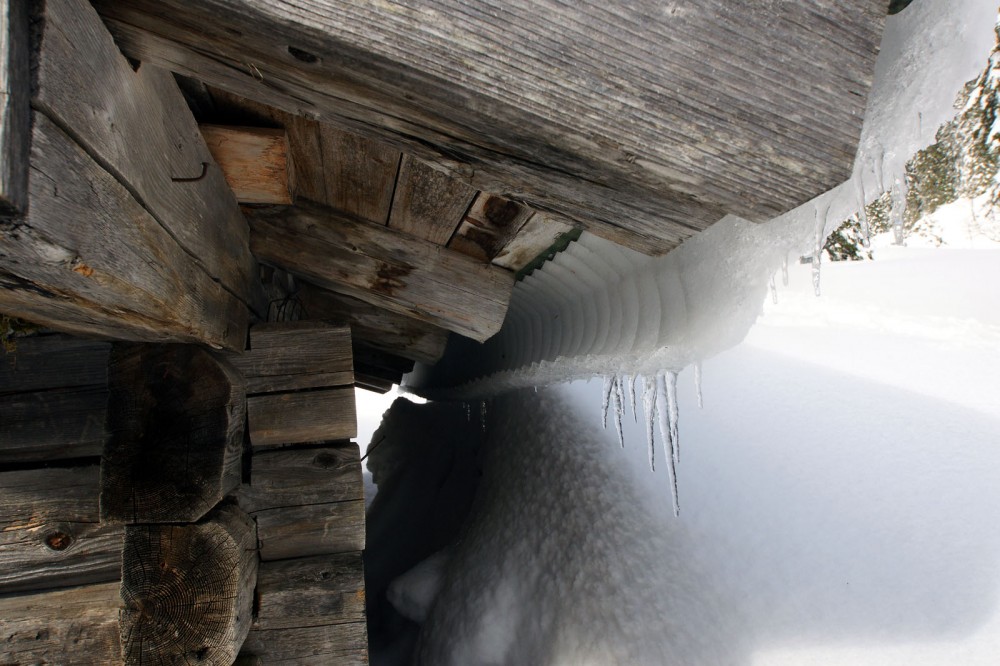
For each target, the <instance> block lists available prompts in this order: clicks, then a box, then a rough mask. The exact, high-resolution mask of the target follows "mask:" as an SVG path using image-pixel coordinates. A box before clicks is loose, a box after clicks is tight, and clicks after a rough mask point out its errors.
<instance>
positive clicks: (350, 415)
mask: <svg viewBox="0 0 1000 666" xmlns="http://www.w3.org/2000/svg"><path fill="white" fill-rule="evenodd" d="M247 416H248V421H249V428H250V442H251V444H252V445H253V447H254V448H255V449H257V448H269V447H274V446H284V445H288V444H301V443H308V442H323V441H328V440H335V439H350V438H352V437H356V436H357V434H358V423H357V416H356V413H355V408H354V389H353V388H351V387H341V388H333V389H317V390H313V391H302V392H297V393H268V394H264V395H254V396H250V397H249V398H247Z"/></svg>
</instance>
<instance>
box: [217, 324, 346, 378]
mask: <svg viewBox="0 0 1000 666" xmlns="http://www.w3.org/2000/svg"><path fill="white" fill-rule="evenodd" d="M352 358H353V355H352V351H351V329H350V328H349V327H347V326H334V325H331V324H326V323H323V322H315V321H310V322H305V321H298V322H280V323H269V324H257V325H256V326H254V327H253V328H251V329H250V349H248V350H247V351H246V352H244V353H243V354H238V355H234V356H232V357H231V359H230V360H231V362H232V364H233V366H235V367H236V369H237V370H239V371H240V372H241V373H242V374H243V376H244V377H245V378H246V380H247V393H248V394H258V393H273V392H277V391H292V390H298V389H306V388H322V387H333V386H345V385H348V384H353V383H354V370H353V360H352Z"/></svg>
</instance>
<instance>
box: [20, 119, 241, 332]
mask: <svg viewBox="0 0 1000 666" xmlns="http://www.w3.org/2000/svg"><path fill="white" fill-rule="evenodd" d="M31 168H32V173H31V178H30V181H29V187H30V197H31V207H30V211H29V213H28V215H27V216H26V218H25V219H24V220H23V221H21V222H19V223H17V224H8V225H4V224H0V241H2V242H0V287H2V288H0V310H2V311H4V312H7V313H9V314H13V315H16V316H21V317H24V318H25V319H28V320H29V321H34V322H37V323H40V324H44V325H46V326H49V327H52V328H55V329H57V330H62V331H67V332H71V333H77V334H80V335H83V336H88V337H95V336H96V337H107V338H112V339H133V340H135V339H139V340H147V341H191V342H200V343H203V344H207V345H211V346H214V347H218V348H228V349H233V350H237V349H242V348H243V346H244V344H245V342H246V329H247V322H248V317H249V313H248V311H247V308H246V305H245V304H243V303H242V302H241V301H240V300H239V299H237V298H236V297H234V296H233V295H232V294H230V293H229V292H227V291H226V290H225V289H224V288H223V287H221V286H220V285H219V284H218V283H216V282H215V281H214V280H212V279H211V278H210V277H209V276H208V275H207V274H206V273H205V272H204V271H203V270H201V269H200V268H199V267H198V265H197V264H196V263H195V262H194V260H193V259H192V258H191V257H190V255H188V254H187V253H186V252H184V251H183V250H182V249H181V248H180V246H178V245H177V243H176V241H175V240H174V239H173V238H172V237H171V236H170V235H169V234H168V233H167V232H166V231H165V230H164V229H163V227H162V226H160V224H158V223H157V222H156V220H155V219H153V218H152V217H151V216H150V215H149V213H148V211H147V210H146V209H145V208H143V207H142V206H141V205H140V204H139V203H138V202H136V200H135V199H134V198H133V197H132V195H131V194H130V193H129V192H128V190H126V189H125V188H124V187H123V186H122V184H121V183H120V182H119V181H118V180H116V179H115V178H114V177H113V176H112V175H111V174H109V173H108V172H107V171H106V170H104V169H103V168H101V167H100V166H99V165H98V164H97V163H96V162H94V161H93V160H92V159H91V158H90V156H89V155H87V154H86V153H85V152H84V151H83V150H82V149H81V148H80V146H78V145H77V144H76V143H74V142H73V141H72V139H71V138H70V137H69V136H67V135H66V133H65V132H63V131H62V130H60V129H59V128H58V127H56V126H55V125H54V124H53V123H52V122H51V121H50V120H48V119H47V118H46V117H45V116H44V115H41V114H36V116H35V123H34V133H33V139H32V147H31ZM67 220H72V221H73V223H72V224H68V223H67Z"/></svg>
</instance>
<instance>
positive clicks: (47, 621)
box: [0, 582, 123, 666]
mask: <svg viewBox="0 0 1000 666" xmlns="http://www.w3.org/2000/svg"><path fill="white" fill-rule="evenodd" d="M119 587H120V586H119V584H118V583H117V582H114V583H103V584H99V585H87V586H84V587H71V588H67V589H62V590H52V591H50V592H41V593H37V594H25V595H11V596H2V597H0V645H2V646H3V652H2V657H0V658H2V659H3V663H4V664H17V665H18V666H21V665H23V664H81V665H82V666H90V665H93V666H98V665H100V666H114V665H115V664H122V663H123V660H122V654H121V640H120V634H119V629H118V608H119V606H120V604H121V597H120V596H119Z"/></svg>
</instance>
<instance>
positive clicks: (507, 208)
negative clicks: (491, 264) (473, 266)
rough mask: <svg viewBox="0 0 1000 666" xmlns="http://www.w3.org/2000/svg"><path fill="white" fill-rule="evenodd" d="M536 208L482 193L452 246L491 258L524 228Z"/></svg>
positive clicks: (470, 210)
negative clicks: (532, 208)
mask: <svg viewBox="0 0 1000 666" xmlns="http://www.w3.org/2000/svg"><path fill="white" fill-rule="evenodd" d="M532 213H533V211H532V210H531V209H530V208H528V207H527V206H523V205H521V204H519V203H517V202H516V201H511V200H509V199H504V198H503V197H498V196H496V195H494V194H487V193H486V192H480V193H479V194H477V195H476V200H475V201H474V202H473V204H472V208H470V209H469V213H468V215H466V216H465V219H464V220H462V224H461V225H459V227H458V230H457V231H456V232H455V235H454V237H453V238H452V239H451V241H449V242H448V247H449V248H451V249H452V250H455V251H456V252H461V253H462V254H467V255H469V256H470V257H473V258H475V259H479V260H480V261H491V260H492V259H493V258H494V257H495V256H497V254H499V252H500V250H502V249H503V248H504V247H506V246H507V245H508V244H509V243H510V242H511V240H513V239H514V237H515V236H516V235H517V232H518V231H520V230H521V227H523V226H524V223H525V222H527V221H528V218H529V217H531V215H532Z"/></svg>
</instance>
